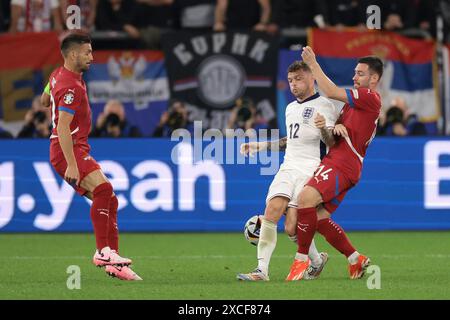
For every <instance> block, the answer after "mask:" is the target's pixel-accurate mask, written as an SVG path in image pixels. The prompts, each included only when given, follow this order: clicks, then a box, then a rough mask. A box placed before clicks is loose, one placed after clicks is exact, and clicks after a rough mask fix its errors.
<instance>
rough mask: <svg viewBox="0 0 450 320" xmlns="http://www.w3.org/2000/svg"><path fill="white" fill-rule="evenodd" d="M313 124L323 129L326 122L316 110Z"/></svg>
mask: <svg viewBox="0 0 450 320" xmlns="http://www.w3.org/2000/svg"><path fill="white" fill-rule="evenodd" d="M314 125H315V126H316V127H317V128H318V129H323V128H325V125H326V122H325V117H324V116H323V115H321V114H320V113H318V112H317V115H316V117H315V118H314Z"/></svg>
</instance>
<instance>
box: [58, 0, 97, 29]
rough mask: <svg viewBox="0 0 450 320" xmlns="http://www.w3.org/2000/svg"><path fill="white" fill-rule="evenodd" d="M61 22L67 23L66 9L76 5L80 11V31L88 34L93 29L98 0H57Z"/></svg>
mask: <svg viewBox="0 0 450 320" xmlns="http://www.w3.org/2000/svg"><path fill="white" fill-rule="evenodd" d="M59 1H60V5H61V15H62V17H63V21H67V18H68V14H67V8H68V7H69V6H71V5H77V6H78V7H79V8H80V11H81V29H82V30H84V31H85V32H90V31H93V30H94V29H95V18H96V16H97V4H98V0H59Z"/></svg>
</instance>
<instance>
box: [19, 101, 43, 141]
mask: <svg viewBox="0 0 450 320" xmlns="http://www.w3.org/2000/svg"><path fill="white" fill-rule="evenodd" d="M24 120H25V123H24V125H23V127H22V129H21V130H20V131H19V134H18V135H17V138H48V137H50V134H51V126H50V110H49V109H48V108H46V107H44V106H42V104H41V97H40V96H36V97H34V99H33V103H32V104H31V109H30V110H28V111H27V113H26V114H25V119H24Z"/></svg>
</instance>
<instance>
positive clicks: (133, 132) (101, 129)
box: [91, 100, 142, 138]
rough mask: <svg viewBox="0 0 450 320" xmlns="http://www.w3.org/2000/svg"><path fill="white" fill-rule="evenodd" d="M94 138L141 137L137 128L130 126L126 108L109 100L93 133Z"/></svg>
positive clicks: (99, 116)
mask: <svg viewBox="0 0 450 320" xmlns="http://www.w3.org/2000/svg"><path fill="white" fill-rule="evenodd" d="M91 136H92V137H133V138H134V137H141V136H142V134H141V131H140V130H139V128H138V127H137V126H133V125H130V124H129V123H128V121H127V119H126V116H125V108H124V106H123V104H122V103H121V102H120V101H118V100H109V101H108V102H107V103H106V105H105V107H104V109H103V112H101V113H100V114H99V115H98V117H97V121H96V124H95V127H94V129H93V130H92V132H91Z"/></svg>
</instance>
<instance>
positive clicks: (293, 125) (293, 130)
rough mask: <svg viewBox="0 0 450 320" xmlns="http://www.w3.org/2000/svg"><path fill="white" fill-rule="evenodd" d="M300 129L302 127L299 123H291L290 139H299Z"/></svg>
mask: <svg viewBox="0 0 450 320" xmlns="http://www.w3.org/2000/svg"><path fill="white" fill-rule="evenodd" d="M298 129H300V125H299V124H298V123H291V124H290V125H289V139H295V138H298Z"/></svg>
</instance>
